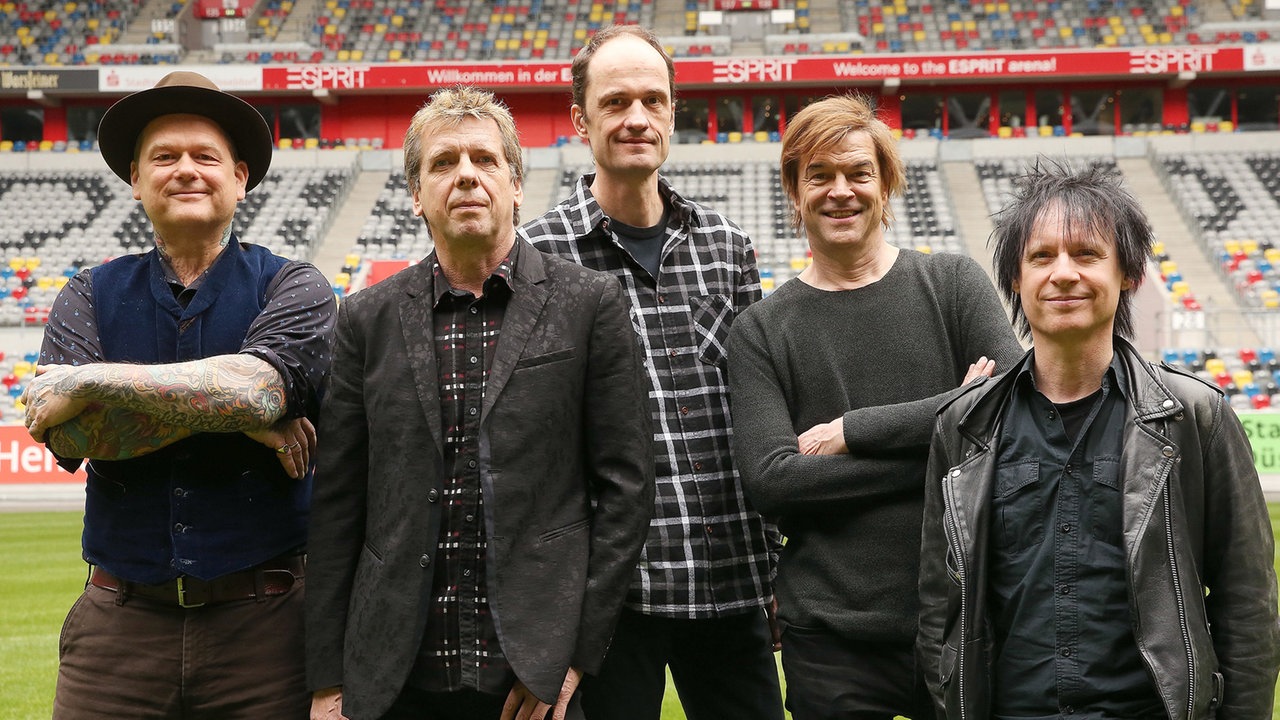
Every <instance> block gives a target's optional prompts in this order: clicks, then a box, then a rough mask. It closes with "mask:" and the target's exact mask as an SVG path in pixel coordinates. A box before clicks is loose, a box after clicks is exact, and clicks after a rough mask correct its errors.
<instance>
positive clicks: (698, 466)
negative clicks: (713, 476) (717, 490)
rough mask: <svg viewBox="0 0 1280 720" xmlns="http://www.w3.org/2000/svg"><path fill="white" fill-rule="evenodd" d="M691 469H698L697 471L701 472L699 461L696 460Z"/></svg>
mask: <svg viewBox="0 0 1280 720" xmlns="http://www.w3.org/2000/svg"><path fill="white" fill-rule="evenodd" d="M693 469H694V470H697V471H699V472H701V471H702V463H700V462H696V463H694V464H693Z"/></svg>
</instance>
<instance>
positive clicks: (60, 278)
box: [53, 275, 71, 290]
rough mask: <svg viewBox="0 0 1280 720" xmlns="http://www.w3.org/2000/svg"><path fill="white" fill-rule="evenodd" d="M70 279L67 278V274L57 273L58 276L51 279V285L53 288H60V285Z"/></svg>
mask: <svg viewBox="0 0 1280 720" xmlns="http://www.w3.org/2000/svg"><path fill="white" fill-rule="evenodd" d="M70 279H71V278H69V277H67V276H65V275H59V276H58V277H56V278H54V279H53V286H54V287H55V288H57V289H59V290H61V289H62V286H63V285H66V284H67V281H68V280H70Z"/></svg>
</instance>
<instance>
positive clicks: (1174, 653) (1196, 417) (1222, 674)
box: [917, 338, 1280, 720]
mask: <svg viewBox="0 0 1280 720" xmlns="http://www.w3.org/2000/svg"><path fill="white" fill-rule="evenodd" d="M1115 352H1116V353H1117V354H1118V355H1119V356H1120V358H1121V361H1122V362H1124V363H1125V368H1126V373H1127V376H1128V378H1129V383H1130V387H1129V388H1127V390H1126V394H1125V397H1126V398H1128V399H1129V402H1130V405H1129V407H1128V410H1127V414H1126V429H1125V436H1124V451H1123V453H1122V457H1121V463H1120V477H1121V478H1122V479H1123V485H1124V490H1123V503H1124V507H1123V511H1122V512H1123V518H1124V543H1125V557H1126V562H1127V566H1128V567H1127V570H1128V578H1129V598H1130V617H1131V620H1132V624H1133V634H1134V637H1135V638H1136V639H1137V642H1138V645H1139V650H1140V651H1141V653H1142V657H1143V659H1144V660H1145V661H1146V664H1147V667H1148V669H1149V670H1150V672H1151V676H1152V677H1153V678H1154V679H1155V682H1156V687H1157V690H1158V692H1159V694H1160V697H1161V698H1162V699H1163V701H1164V705H1165V709H1166V712H1167V714H1168V716H1169V718H1170V720H1202V719H1205V718H1214V717H1217V718H1221V719H1222V720H1264V719H1266V718H1270V717H1271V711H1272V696H1273V694H1274V692H1275V684H1276V673H1277V669H1278V668H1280V626H1278V625H1277V611H1276V576H1275V571H1274V569H1273V566H1272V560H1273V557H1274V547H1273V546H1274V542H1273V539H1272V534H1271V526H1270V521H1269V519H1268V515H1267V508H1266V504H1265V502H1264V500H1263V496H1262V490H1261V486H1260V485H1259V483H1258V476H1257V472H1256V471H1255V470H1254V467H1253V457H1252V453H1251V451H1250V447H1249V442H1248V439H1247V438H1246V436H1245V434H1244V429H1243V428H1242V427H1241V424H1240V421H1239V420H1238V419H1237V418H1236V416H1235V414H1234V413H1233V412H1232V411H1231V410H1230V408H1229V407H1228V405H1227V404H1226V402H1225V401H1224V400H1223V398H1222V394H1221V392H1219V391H1218V389H1217V388H1216V387H1213V386H1212V385H1209V384H1208V383H1205V382H1203V381H1201V380H1199V379H1198V378H1195V377H1194V376H1191V375H1187V374H1185V373H1182V372H1181V371H1178V370H1176V369H1174V368H1170V367H1167V366H1153V365H1151V364H1149V363H1147V362H1145V361H1144V360H1143V359H1142V358H1141V357H1140V356H1139V355H1138V353H1137V351H1136V350H1134V349H1133V347H1132V346H1130V345H1129V344H1128V343H1126V342H1125V341H1124V340H1122V339H1120V338H1116V340H1115ZM1015 374H1016V373H1005V374H1004V375H1001V376H998V377H996V378H995V379H993V380H990V381H987V382H981V383H978V384H976V385H971V386H969V387H967V388H965V389H964V390H963V391H962V392H960V393H959V394H958V395H957V397H956V398H955V399H954V400H952V401H951V402H950V403H949V404H947V405H946V406H944V407H943V408H942V409H941V410H940V411H939V416H938V423H937V427H936V428H935V432H934V436H933V445H932V448H931V449H930V453H929V470H928V474H927V475H926V476H925V477H926V480H927V482H926V489H925V493H926V499H925V517H924V532H923V549H922V553H923V555H922V559H921V572H920V595H921V606H922V610H921V619H920V635H919V644H918V647H917V651H918V653H919V655H920V661H921V663H922V667H923V668H924V669H925V674H926V679H927V681H928V684H929V690H930V693H931V694H932V695H933V700H934V704H935V706H936V707H937V710H938V717H940V718H952V719H953V720H962V719H963V720H969V719H972V720H986V719H987V718H988V717H989V715H990V708H991V697H990V694H991V677H990V672H989V654H990V652H991V649H992V637H991V629H990V625H989V623H988V622H987V615H986V602H987V564H986V563H987V558H986V552H985V550H986V547H987V535H988V528H989V525H990V509H991V502H990V500H991V488H992V483H993V482H994V479H995V455H996V453H995V444H996V439H997V438H998V437H999V434H1000V422H1001V416H1002V414H1003V409H1004V406H1005V402H1006V400H1007V399H1008V397H1009V394H1010V390H1011V388H1012V386H1013V379H1014V378H1013V376H1014V375H1015Z"/></svg>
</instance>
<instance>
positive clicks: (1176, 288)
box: [1169, 280, 1191, 302]
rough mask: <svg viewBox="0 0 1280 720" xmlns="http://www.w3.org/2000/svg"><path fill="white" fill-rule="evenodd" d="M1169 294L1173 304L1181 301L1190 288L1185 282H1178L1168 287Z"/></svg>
mask: <svg viewBox="0 0 1280 720" xmlns="http://www.w3.org/2000/svg"><path fill="white" fill-rule="evenodd" d="M1169 292H1170V293H1172V294H1173V299H1174V302H1177V301H1178V300H1181V299H1182V296H1183V295H1186V294H1187V293H1189V292H1191V286H1190V285H1189V284H1187V281H1186V280H1179V281H1177V282H1175V283H1174V284H1172V285H1170V286H1169Z"/></svg>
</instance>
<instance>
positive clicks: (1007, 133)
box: [996, 125, 1013, 138]
mask: <svg viewBox="0 0 1280 720" xmlns="http://www.w3.org/2000/svg"><path fill="white" fill-rule="evenodd" d="M996 137H1001V138H1011V137H1013V128H1011V127H1009V126H1008V125H1001V126H1000V127H999V128H998V129H997V130H996Z"/></svg>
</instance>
